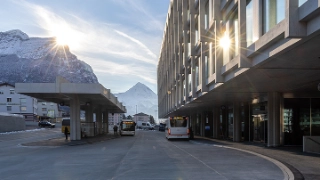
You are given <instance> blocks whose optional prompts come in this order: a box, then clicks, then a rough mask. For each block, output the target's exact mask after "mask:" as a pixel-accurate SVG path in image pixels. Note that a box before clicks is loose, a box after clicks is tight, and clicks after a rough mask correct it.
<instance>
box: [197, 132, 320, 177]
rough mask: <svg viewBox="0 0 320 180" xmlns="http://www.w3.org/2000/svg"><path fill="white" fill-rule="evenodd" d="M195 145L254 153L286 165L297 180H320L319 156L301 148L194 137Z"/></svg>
mask: <svg viewBox="0 0 320 180" xmlns="http://www.w3.org/2000/svg"><path fill="white" fill-rule="evenodd" d="M191 141H193V142H195V143H200V144H208V145H212V146H226V147H231V148H236V149H240V150H246V151H251V152H255V153H258V154H261V155H264V156H267V157H269V158H272V159H275V160H278V161H279V162H281V163H283V164H284V165H286V166H287V167H288V168H289V169H290V170H291V171H292V173H293V174H294V177H295V178H294V179H298V180H303V179H305V180H315V179H319V180H320V154H312V153H305V152H302V147H292V146H290V147H286V146H281V147H265V146H264V145H263V144H258V143H252V142H240V143H238V142H233V141H228V140H218V139H210V138H205V137H200V136H195V138H194V140H191Z"/></svg>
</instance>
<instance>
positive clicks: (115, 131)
mask: <svg viewBox="0 0 320 180" xmlns="http://www.w3.org/2000/svg"><path fill="white" fill-rule="evenodd" d="M113 133H114V135H117V134H118V126H117V125H114V126H113Z"/></svg>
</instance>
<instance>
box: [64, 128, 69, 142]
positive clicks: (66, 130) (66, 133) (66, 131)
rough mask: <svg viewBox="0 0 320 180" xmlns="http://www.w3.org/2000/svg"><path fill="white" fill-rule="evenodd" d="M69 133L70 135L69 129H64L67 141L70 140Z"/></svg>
mask: <svg viewBox="0 0 320 180" xmlns="http://www.w3.org/2000/svg"><path fill="white" fill-rule="evenodd" d="M68 133H69V131H68V128H67V127H65V128H64V134H65V135H66V140H68Z"/></svg>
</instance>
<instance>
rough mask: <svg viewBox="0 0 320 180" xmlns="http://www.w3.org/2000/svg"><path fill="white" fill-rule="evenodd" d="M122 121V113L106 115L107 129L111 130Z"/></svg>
mask: <svg viewBox="0 0 320 180" xmlns="http://www.w3.org/2000/svg"><path fill="white" fill-rule="evenodd" d="M122 119H123V114H122V113H109V114H108V121H109V127H110V128H113V126H114V125H119V124H120V122H121V121H122Z"/></svg>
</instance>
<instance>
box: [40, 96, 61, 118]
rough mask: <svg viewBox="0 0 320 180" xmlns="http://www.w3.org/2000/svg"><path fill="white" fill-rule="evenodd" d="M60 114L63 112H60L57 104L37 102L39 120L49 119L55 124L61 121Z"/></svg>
mask: <svg viewBox="0 0 320 180" xmlns="http://www.w3.org/2000/svg"><path fill="white" fill-rule="evenodd" d="M62 114H63V111H61V110H60V108H59V106H58V104H56V103H53V102H45V101H41V100H38V116H39V120H44V119H51V120H53V121H55V122H57V121H61V118H62Z"/></svg>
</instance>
